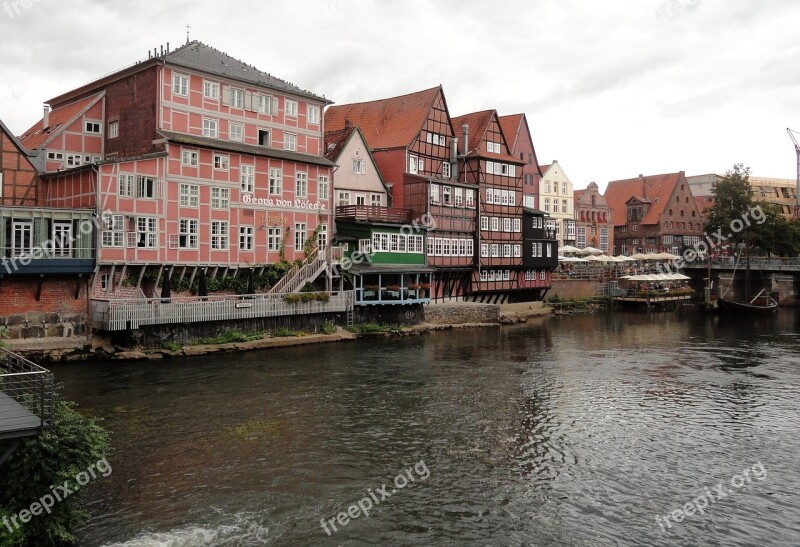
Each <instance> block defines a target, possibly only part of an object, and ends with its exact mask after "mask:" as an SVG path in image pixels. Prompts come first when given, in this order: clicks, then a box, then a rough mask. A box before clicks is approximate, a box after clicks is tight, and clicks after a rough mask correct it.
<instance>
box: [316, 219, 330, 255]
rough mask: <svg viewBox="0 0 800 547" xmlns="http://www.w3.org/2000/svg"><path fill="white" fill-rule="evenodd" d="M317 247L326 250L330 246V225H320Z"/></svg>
mask: <svg viewBox="0 0 800 547" xmlns="http://www.w3.org/2000/svg"><path fill="white" fill-rule="evenodd" d="M317 246H318V247H319V248H320V249H324V248H325V247H327V246H328V225H327V224H320V225H319V233H318V234H317Z"/></svg>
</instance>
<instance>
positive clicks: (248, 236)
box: [239, 226, 255, 251]
mask: <svg viewBox="0 0 800 547" xmlns="http://www.w3.org/2000/svg"><path fill="white" fill-rule="evenodd" d="M254 234H255V228H253V227H252V226H239V250H240V251H252V250H253V236H254Z"/></svg>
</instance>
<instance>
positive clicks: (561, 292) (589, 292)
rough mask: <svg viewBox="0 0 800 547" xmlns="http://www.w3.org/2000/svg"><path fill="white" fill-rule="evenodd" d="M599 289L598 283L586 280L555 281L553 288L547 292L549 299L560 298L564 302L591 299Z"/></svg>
mask: <svg viewBox="0 0 800 547" xmlns="http://www.w3.org/2000/svg"><path fill="white" fill-rule="evenodd" d="M596 288H597V282H596V281H588V280H584V279H562V280H554V281H553V288H551V289H550V290H549V291H547V298H553V297H554V296H558V297H559V298H561V299H562V300H565V299H572V298H591V297H592V296H594V291H595V289H596Z"/></svg>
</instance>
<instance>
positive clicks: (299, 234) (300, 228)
mask: <svg viewBox="0 0 800 547" xmlns="http://www.w3.org/2000/svg"><path fill="white" fill-rule="evenodd" d="M306 230H307V226H306V223H305V222H295V223H294V248H295V250H296V251H300V250H303V248H304V247H305V244H306V238H307V237H308V234H307V233H306Z"/></svg>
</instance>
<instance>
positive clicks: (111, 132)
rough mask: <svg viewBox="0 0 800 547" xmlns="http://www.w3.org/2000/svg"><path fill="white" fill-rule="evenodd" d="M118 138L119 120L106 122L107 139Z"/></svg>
mask: <svg viewBox="0 0 800 547" xmlns="http://www.w3.org/2000/svg"><path fill="white" fill-rule="evenodd" d="M117 137H119V120H114V121H111V122H108V138H109V139H116V138H117Z"/></svg>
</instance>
